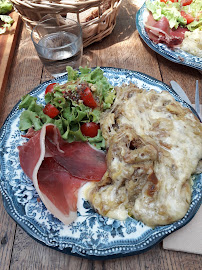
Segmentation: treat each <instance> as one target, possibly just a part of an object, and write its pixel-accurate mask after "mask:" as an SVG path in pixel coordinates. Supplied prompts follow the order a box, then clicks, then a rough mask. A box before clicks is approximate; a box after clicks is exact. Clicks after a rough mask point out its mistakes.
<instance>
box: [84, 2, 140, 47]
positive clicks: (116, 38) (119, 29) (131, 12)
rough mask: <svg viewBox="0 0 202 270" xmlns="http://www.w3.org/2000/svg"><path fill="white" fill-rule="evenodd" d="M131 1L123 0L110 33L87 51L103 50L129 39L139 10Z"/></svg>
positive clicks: (134, 28) (134, 27)
mask: <svg viewBox="0 0 202 270" xmlns="http://www.w3.org/2000/svg"><path fill="white" fill-rule="evenodd" d="M132 1H133V0H124V1H123V2H122V4H121V7H120V11H119V14H118V16H117V19H116V25H115V28H114V30H113V31H112V33H111V34H110V35H109V36H107V37H106V38H104V39H103V40H101V41H100V42H96V43H94V44H92V45H90V46H89V47H88V50H89V49H90V50H91V49H92V50H100V49H105V48H107V47H110V46H112V45H113V44H116V43H119V42H122V41H124V40H127V39H129V38H130V36H131V35H132V34H133V33H134V32H135V30H136V13H137V11H138V9H139V8H138V7H137V6H135V4H133V3H132Z"/></svg>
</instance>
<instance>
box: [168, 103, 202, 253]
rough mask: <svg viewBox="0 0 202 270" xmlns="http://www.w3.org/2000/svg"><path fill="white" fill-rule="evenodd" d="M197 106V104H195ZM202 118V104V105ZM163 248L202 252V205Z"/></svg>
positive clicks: (169, 237) (170, 237)
mask: <svg viewBox="0 0 202 270" xmlns="http://www.w3.org/2000/svg"><path fill="white" fill-rule="evenodd" d="M193 107H194V108H195V104H193ZM200 111H201V115H200V117H201V119H202V105H200ZM163 248H164V249H169V250H176V251H183V252H189V253H196V254H202V205H201V207H200V208H199V210H198V212H197V213H196V215H195V216H194V217H193V219H192V220H191V221H190V222H189V223H188V224H187V225H186V226H184V227H182V228H181V229H179V230H178V231H176V232H174V233H172V234H170V235H169V236H168V237H166V238H165V239H164V240H163Z"/></svg>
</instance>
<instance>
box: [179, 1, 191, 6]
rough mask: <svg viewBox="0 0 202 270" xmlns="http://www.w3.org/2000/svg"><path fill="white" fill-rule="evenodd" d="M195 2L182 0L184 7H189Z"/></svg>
mask: <svg viewBox="0 0 202 270" xmlns="http://www.w3.org/2000/svg"><path fill="white" fill-rule="evenodd" d="M192 2H193V0H181V4H182V6H188V5H190V4H191V3H192Z"/></svg>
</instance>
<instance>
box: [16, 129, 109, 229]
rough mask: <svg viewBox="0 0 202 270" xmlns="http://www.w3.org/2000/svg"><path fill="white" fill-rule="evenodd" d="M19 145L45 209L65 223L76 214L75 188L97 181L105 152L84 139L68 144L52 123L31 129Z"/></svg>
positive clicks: (103, 171) (21, 160) (24, 167)
mask: <svg viewBox="0 0 202 270" xmlns="http://www.w3.org/2000/svg"><path fill="white" fill-rule="evenodd" d="M27 137H28V138H30V139H29V141H28V142H26V143H24V144H23V145H22V146H19V147H18V149H19V158H20V164H21V167H22V169H23V171H24V172H25V174H26V175H27V176H28V177H29V178H30V179H31V180H32V181H33V183H34V186H35V188H36V191H37V192H38V194H39V197H40V198H41V200H42V201H43V203H44V204H45V206H46V207H47V209H48V210H49V211H50V212H51V213H52V214H53V215H54V216H56V217H57V218H58V219H60V220H61V221H62V222H63V223H64V224H70V223H71V222H72V221H73V220H75V219H76V217H77V196H78V190H79V188H80V187H81V186H83V185H84V184H85V183H86V182H87V181H99V180H101V179H102V176H103V175H104V173H105V171H106V169H107V165H106V161H105V154H104V152H102V151H99V150H96V149H94V148H92V147H91V146H90V145H89V144H88V143H86V142H73V143H68V142H66V141H64V140H63V139H62V137H61V135H60V132H59V130H58V129H57V128H56V126H54V125H52V124H48V125H44V126H43V128H42V129H41V130H40V131H33V130H30V131H29V132H28V135H27Z"/></svg>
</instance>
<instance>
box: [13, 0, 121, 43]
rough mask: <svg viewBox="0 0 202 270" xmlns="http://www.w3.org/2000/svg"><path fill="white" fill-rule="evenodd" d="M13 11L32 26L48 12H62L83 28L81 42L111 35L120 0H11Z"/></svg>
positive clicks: (29, 27) (97, 39) (94, 40)
mask: <svg viewBox="0 0 202 270" xmlns="http://www.w3.org/2000/svg"><path fill="white" fill-rule="evenodd" d="M11 2H12V3H13V5H14V7H15V9H16V11H17V12H18V13H19V14H20V15H21V17H22V19H23V21H25V23H26V25H27V28H28V29H29V30H32V28H33V27H34V26H35V25H36V24H37V22H38V21H39V20H40V19H41V18H42V17H43V16H45V15H47V14H57V13H58V14H61V15H62V16H67V17H68V18H70V19H75V20H77V21H78V22H79V23H80V24H81V26H82V30H83V45H84V47H87V46H88V45H90V44H92V43H94V42H96V41H100V40H102V39H103V38H104V37H106V36H108V35H109V34H111V32H112V30H113V29H114V26H115V24H116V17H117V14H118V11H119V8H120V4H121V2H122V0H86V1H85V0H52V1H51V0H11Z"/></svg>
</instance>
